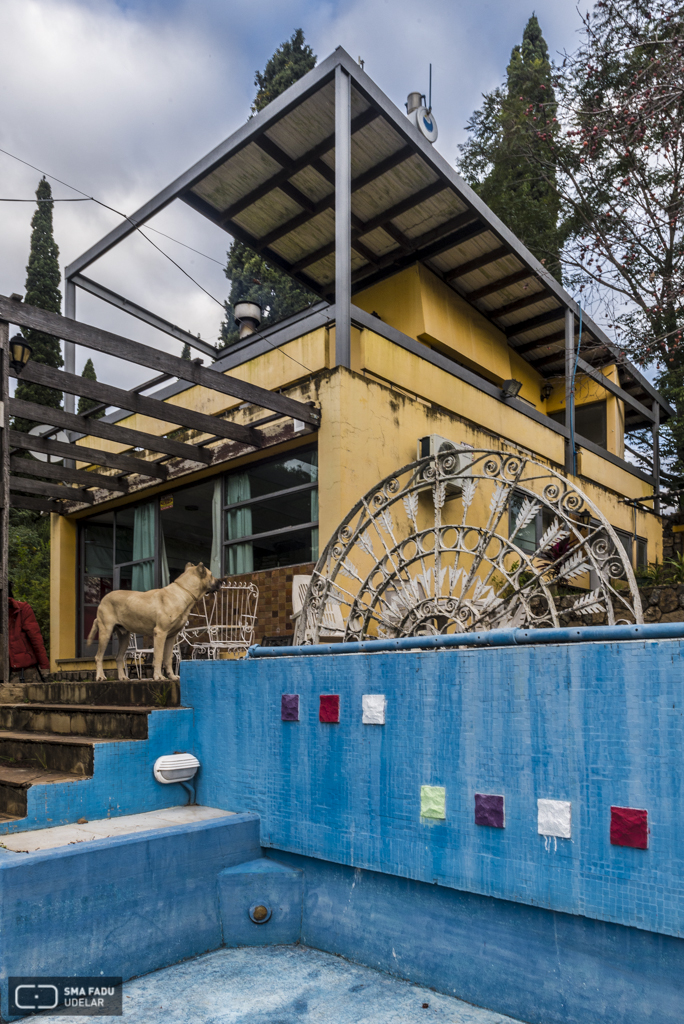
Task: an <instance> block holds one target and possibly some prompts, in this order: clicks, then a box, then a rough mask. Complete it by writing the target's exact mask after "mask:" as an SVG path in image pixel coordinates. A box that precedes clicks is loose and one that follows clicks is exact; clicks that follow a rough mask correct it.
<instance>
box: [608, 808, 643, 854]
mask: <svg viewBox="0 0 684 1024" xmlns="http://www.w3.org/2000/svg"><path fill="white" fill-rule="evenodd" d="M610 841H611V843H612V844H613V846H633V847H635V849H637V850H647V849H648V811H640V810H637V809H636V808H634V807H611V809H610Z"/></svg>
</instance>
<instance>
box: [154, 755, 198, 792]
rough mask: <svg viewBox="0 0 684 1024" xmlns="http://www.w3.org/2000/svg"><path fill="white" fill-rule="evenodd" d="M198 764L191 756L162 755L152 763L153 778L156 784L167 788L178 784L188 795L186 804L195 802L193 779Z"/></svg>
mask: <svg viewBox="0 0 684 1024" xmlns="http://www.w3.org/2000/svg"><path fill="white" fill-rule="evenodd" d="M199 766H200V763H199V761H198V760H197V758H196V757H195V756H194V755H193V754H182V753H176V754H163V755H162V756H161V757H158V758H157V760H156V761H155V762H154V777H155V779H156V780H157V782H161V783H163V784H164V785H166V786H168V785H170V784H171V783H172V782H177V783H179V784H180V785H181V786H182V787H183V789H184V790H185V791H186V792H187V794H188V797H189V799H188V804H194V803H195V802H196V801H195V783H194V781H193V780H194V778H195V775H197V769H198V768H199Z"/></svg>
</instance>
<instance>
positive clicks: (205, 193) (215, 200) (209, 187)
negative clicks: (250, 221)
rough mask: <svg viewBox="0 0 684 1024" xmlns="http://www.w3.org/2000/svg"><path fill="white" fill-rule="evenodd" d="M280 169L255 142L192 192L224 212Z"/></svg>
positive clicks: (218, 168) (212, 173)
mask: <svg viewBox="0 0 684 1024" xmlns="http://www.w3.org/2000/svg"><path fill="white" fill-rule="evenodd" d="M279 170H280V164H278V163H276V161H275V160H273V159H272V158H271V157H270V156H267V154H266V153H264V151H263V149H260V148H259V146H257V145H256V143H254V142H251V143H250V144H249V145H248V146H245V148H244V149H241V150H240V151H239V152H238V153H236V154H235V156H233V157H231V158H230V159H229V160H227V161H226V162H225V163H223V164H221V166H220V167H217V168H216V170H215V171H212V172H211V174H208V175H207V176H206V178H203V179H202V180H201V181H199V182H198V183H197V184H196V185H195V186H193V188H192V189H191V191H192V192H194V193H195V195H198V196H199V197H200V198H201V199H204V200H205V201H206V202H207V203H211V205H212V206H213V207H215V208H216V209H217V210H220V211H223V210H225V209H227V208H228V207H229V206H230V205H231V204H232V203H235V202H236V201H237V200H238V199H242V197H243V196H245V195H247V193H248V192H251V191H252V189H255V188H256V187H257V185H262V184H263V183H264V182H265V181H268V179H269V178H270V177H272V176H273V175H274V174H275V173H276V172H277V171H279Z"/></svg>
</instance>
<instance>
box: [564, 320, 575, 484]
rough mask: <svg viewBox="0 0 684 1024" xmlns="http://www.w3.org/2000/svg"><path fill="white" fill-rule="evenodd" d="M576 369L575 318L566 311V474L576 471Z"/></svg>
mask: <svg viewBox="0 0 684 1024" xmlns="http://www.w3.org/2000/svg"><path fill="white" fill-rule="evenodd" d="M574 369H575V317H574V315H573V312H572V310H571V309H566V311H565V426H566V427H567V428H568V430H569V431H570V436H569V437H568V438H566V441H565V472H566V473H568V474H573V473H574V471H575V451H574V449H575V394H574V387H573V379H572V375H573V372H574Z"/></svg>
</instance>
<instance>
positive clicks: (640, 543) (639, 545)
mask: <svg viewBox="0 0 684 1024" xmlns="http://www.w3.org/2000/svg"><path fill="white" fill-rule="evenodd" d="M647 565H648V541H647V540H645V538H644V537H637V539H636V568H637V569H645V568H646V567H647Z"/></svg>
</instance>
